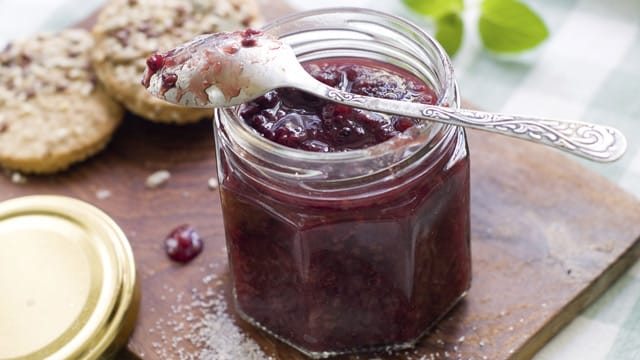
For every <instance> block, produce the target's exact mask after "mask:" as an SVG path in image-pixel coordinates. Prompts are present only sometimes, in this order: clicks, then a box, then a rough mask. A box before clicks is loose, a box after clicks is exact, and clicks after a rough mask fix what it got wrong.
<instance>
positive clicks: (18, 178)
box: [11, 171, 27, 184]
mask: <svg viewBox="0 0 640 360" xmlns="http://www.w3.org/2000/svg"><path fill="white" fill-rule="evenodd" d="M11 182H12V183H14V184H26V183H27V177H26V176H24V175H22V174H21V173H19V172H17V171H16V172H13V173H11Z"/></svg>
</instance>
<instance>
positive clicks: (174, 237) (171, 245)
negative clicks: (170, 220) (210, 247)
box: [165, 224, 204, 262]
mask: <svg viewBox="0 0 640 360" xmlns="http://www.w3.org/2000/svg"><path fill="white" fill-rule="evenodd" d="M203 245H204V244H203V242H202V238H201V237H200V234H198V232H196V230H195V229H194V228H193V227H192V226H191V225H188V224H184V225H180V226H178V227H176V228H175V229H173V230H172V231H171V233H169V235H168V236H167V238H166V239H165V249H166V252H167V255H168V256H169V257H170V258H171V259H173V260H175V261H180V262H188V261H191V260H192V259H193V258H195V257H196V256H198V254H200V252H202V247H203Z"/></svg>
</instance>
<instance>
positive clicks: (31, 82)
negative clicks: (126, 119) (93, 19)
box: [0, 29, 124, 173]
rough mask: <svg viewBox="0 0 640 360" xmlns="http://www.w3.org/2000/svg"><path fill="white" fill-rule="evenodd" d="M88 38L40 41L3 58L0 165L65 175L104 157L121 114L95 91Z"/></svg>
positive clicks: (59, 36) (49, 36)
mask: <svg viewBox="0 0 640 360" xmlns="http://www.w3.org/2000/svg"><path fill="white" fill-rule="evenodd" d="M93 44H94V43H93V37H92V36H91V34H90V33H89V32H88V31H86V30H81V29H68V30H63V31H61V32H58V33H43V34H38V35H35V36H32V37H29V38H25V39H21V40H16V41H14V42H11V43H9V44H8V45H7V46H6V47H5V49H4V50H2V52H0V165H2V166H3V167H5V168H9V169H13V170H18V171H21V172H27V173H52V172H56V171H60V170H64V169H66V168H67V167H69V166H70V165H71V164H73V163H75V162H78V161H80V160H83V159H85V158H87V157H89V156H91V155H93V154H95V153H97V152H98V151H99V150H100V149H102V148H103V147H104V146H105V145H106V144H107V142H108V141H109V139H110V138H111V136H112V134H113V132H114V131H115V129H116V128H117V126H118V125H119V124H120V122H121V121H122V117H123V114H124V110H123V109H122V107H121V106H120V105H119V104H118V103H117V102H115V101H114V100H113V99H111V97H110V96H109V95H108V94H107V93H106V91H105V90H104V89H103V88H102V87H101V86H100V85H99V84H98V83H97V81H96V77H95V73H94V72H93V69H92V68H91V63H90V57H89V50H90V49H91V48H92V47H93Z"/></svg>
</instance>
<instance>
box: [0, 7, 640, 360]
mask: <svg viewBox="0 0 640 360" xmlns="http://www.w3.org/2000/svg"><path fill="white" fill-rule="evenodd" d="M103 1H104V0H21V1H17V0H6V1H0V20H2V21H0V46H2V44H3V43H4V42H5V41H7V40H8V39H10V38H14V37H16V36H21V35H26V34H29V33H33V32H36V31H40V30H50V29H59V28H63V27H66V26H68V25H69V24H73V23H75V22H77V21H79V20H80V19H82V18H84V17H86V16H87V15H88V14H90V13H91V12H93V11H94V10H95V9H97V8H98V6H100V4H101V3H102V2H103ZM425 1H427V0H425ZM478 1H479V0H476V1H470V0H467V1H465V3H466V4H467V8H468V10H467V12H466V13H465V20H466V24H467V26H466V30H465V31H466V34H465V43H464V45H463V48H462V49H461V52H460V53H459V54H458V55H457V56H456V58H455V59H454V63H455V65H456V72H457V77H458V82H459V84H460V88H461V89H462V94H463V97H464V98H465V99H466V100H468V101H469V102H471V103H472V104H475V105H477V106H478V107H480V108H483V109H488V110H493V111H501V112H506V113H522V114H531V115H537V116H549V117H558V118H560V117H564V118H568V119H581V120H584V121H590V122H598V123H602V124H608V125H613V126H615V127H617V128H619V129H621V130H622V131H623V132H624V133H625V134H626V136H627V139H628V141H629V149H628V153H627V155H625V157H623V158H622V159H621V160H620V161H618V162H616V163H614V164H611V165H602V164H593V163H588V162H584V164H585V165H586V166H588V167H590V168H591V169H592V170H594V171H596V172H599V173H601V174H603V175H605V176H606V177H608V178H609V179H611V180H612V181H614V182H616V183H617V184H619V185H620V186H622V187H623V188H625V189H626V190H627V191H629V192H630V193H632V194H634V195H635V196H637V197H640V0H609V1H602V0H537V1H528V2H529V3H530V5H531V6H532V7H533V8H534V9H535V10H536V11H537V12H538V13H540V14H541V15H542V17H543V18H544V20H545V22H546V23H547V25H548V26H549V28H550V30H551V37H550V39H549V40H548V41H547V42H546V43H545V44H544V45H543V46H542V47H540V48H539V49H537V50H535V51H533V52H532V53H529V54H526V55H524V56H519V57H518V58H517V59H513V58H511V59H504V58H499V57H496V56H493V55H490V54H488V53H486V52H484V51H483V50H482V49H481V47H480V46H479V40H478V38H477V32H476V28H475V26H473V25H472V24H473V22H474V19H475V17H477V15H478V14H477V12H474V10H473V9H474V7H475V6H476V5H477V3H478ZM262 2H263V3H266V4H268V0H262ZM287 2H288V3H289V4H290V5H291V6H292V7H294V8H295V9H299V10H307V9H310V8H313V7H318V5H314V3H321V4H322V6H325V7H329V6H344V5H349V6H362V7H367V8H374V9H379V10H384V11H388V12H393V13H396V14H399V15H401V16H405V17H409V18H411V19H412V20H414V21H417V22H420V23H421V24H422V23H423V22H421V20H420V19H418V18H416V17H415V15H413V14H411V13H409V12H408V11H407V10H406V9H404V8H403V6H402V4H401V2H400V0H393V1H375V0H351V1H348V2H345V1H344V0H324V1H322V2H317V1H316V2H314V1H309V0H287ZM424 26H429V24H428V23H426V22H424ZM536 359H538V360H546V359H612V360H613V359H615V360H624V359H629V360H631V359H635V360H638V359H640V263H638V264H636V265H635V266H634V267H633V268H632V269H631V270H630V271H629V272H627V273H626V274H625V275H624V276H623V277H622V278H621V279H620V280H619V281H618V282H617V283H615V285H614V286H613V287H611V288H610V289H609V290H608V291H607V292H606V293H605V294H604V296H602V297H601V298H600V299H598V300H597V301H596V302H595V303H594V304H593V305H591V306H590V307H589V308H588V309H587V310H586V311H584V312H583V313H582V314H581V315H580V316H579V317H578V318H576V319H575V320H574V321H573V322H572V323H571V324H570V325H569V326H568V327H567V328H565V329H564V330H563V331H562V332H561V333H560V334H559V335H558V336H556V337H555V338H554V339H553V340H552V341H551V342H550V343H549V344H547V345H546V346H545V347H544V348H543V349H542V350H541V351H540V352H539V353H538V354H537V356H536Z"/></svg>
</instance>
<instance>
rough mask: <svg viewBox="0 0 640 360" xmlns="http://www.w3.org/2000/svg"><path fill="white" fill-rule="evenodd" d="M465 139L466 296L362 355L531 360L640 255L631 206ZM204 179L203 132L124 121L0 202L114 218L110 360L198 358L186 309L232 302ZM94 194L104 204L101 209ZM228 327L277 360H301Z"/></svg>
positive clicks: (593, 186)
mask: <svg viewBox="0 0 640 360" xmlns="http://www.w3.org/2000/svg"><path fill="white" fill-rule="evenodd" d="M271 11H276V13H277V12H278V11H280V10H274V8H271ZM463 90H464V89H463ZM463 94H464V91H463ZM469 142H470V152H471V200H472V201H471V216H472V218H471V237H472V254H473V285H472V288H471V290H470V292H469V293H468V295H467V297H466V298H465V299H464V301H462V302H461V303H460V304H459V305H458V306H457V307H456V308H454V309H453V311H452V312H451V313H450V314H449V315H448V316H447V317H446V318H445V319H444V320H443V321H442V322H441V323H440V324H438V325H437V327H436V328H435V329H433V331H432V332H431V333H430V334H429V335H427V336H426V337H425V338H424V339H423V340H422V341H421V342H420V343H419V345H418V347H417V348H416V349H414V350H410V351H405V352H399V353H396V354H386V353H384V354H372V355H371V356H370V358H380V359H420V358H421V357H422V356H423V355H424V356H425V357H424V359H431V358H434V359H438V358H443V359H444V358H452V359H458V358H461V359H471V358H472V359H507V358H510V359H526V358H529V357H531V356H532V355H533V354H534V353H535V352H536V351H537V350H538V349H539V348H540V347H541V346H543V345H544V344H545V343H546V342H547V340H549V339H550V338H551V337H552V336H553V335H554V334H556V333H557V332H558V331H559V330H560V329H561V328H562V327H563V326H564V325H566V324H567V323H568V322H570V321H571V320H572V319H573V318H574V317H575V316H576V315H577V314H578V313H579V312H580V311H581V310H582V309H584V308H585V307H586V306H587V305H588V304H590V303H591V302H592V301H593V300H594V299H596V298H597V297H598V296H599V295H600V294H601V293H602V292H603V291H604V290H605V289H606V288H607V287H608V286H609V285H611V284H612V283H613V282H614V281H615V279H616V278H618V277H619V276H620V275H621V274H622V273H623V272H624V271H625V269H627V268H628V267H629V266H630V265H632V264H633V263H634V262H636V261H637V260H638V259H639V258H640V239H639V238H638V236H639V235H640V202H639V201H638V200H637V199H635V198H633V197H632V196H631V195H629V194H628V193H626V192H624V191H623V190H621V189H620V188H618V187H617V186H615V185H614V184H612V183H610V182H609V181H607V180H606V179H604V178H603V177H601V176H599V175H597V174H595V173H593V172H591V171H589V170H587V169H585V168H583V167H582V166H581V165H579V164H578V163H576V162H574V161H573V160H572V159H570V158H567V157H565V156H564V155H563V154H559V153H557V152H555V151H553V150H550V149H547V148H544V147H542V146H538V145H535V144H531V143H527V142H523V141H519V140H513V139H509V138H506V137H501V136H499V135H492V134H486V133H480V132H477V131H470V132H469ZM602 166H606V165H602ZM160 169H166V170H169V171H170V172H171V175H172V176H171V179H170V180H169V182H168V183H166V184H165V185H164V186H162V187H160V188H156V189H148V188H146V187H145V179H146V178H147V176H149V175H150V174H151V173H152V172H154V171H156V170H160ZM214 176H215V158H214V145H213V131H212V124H211V121H203V122H201V123H198V124H192V125H187V126H180V127H177V126H171V125H161V124H153V123H150V122H148V121H145V120H143V119H139V118H136V117H134V116H131V115H129V116H128V118H127V119H126V121H125V123H124V124H123V125H122V127H121V128H120V129H119V130H118V132H117V133H116V134H115V137H114V138H113V141H112V142H111V143H110V145H109V146H108V148H107V149H106V150H105V151H104V152H102V153H101V154H100V155H98V156H96V157H94V158H92V159H90V160H88V161H86V162H84V163H82V164H78V165H76V166H74V167H73V168H72V169H70V170H69V171H67V172H64V173H62V174H58V175H53V176H29V177H28V181H27V183H26V184H14V183H12V182H11V181H10V179H9V176H0V200H5V199H10V198H13V197H17V196H21V195H29V194H63V195H69V196H73V197H76V198H79V199H82V200H85V201H87V202H90V203H92V204H95V205H96V206H98V207H100V208H102V209H103V210H104V211H106V212H107V213H108V214H109V215H111V216H112V217H113V218H114V219H115V220H116V222H117V223H118V224H119V225H120V226H121V227H122V228H123V230H124V231H125V233H126V234H127V236H128V237H129V240H130V242H131V245H132V247H133V251H134V254H135V257H136V262H137V266H138V272H139V275H140V280H141V284H142V303H141V308H140V314H139V317H138V321H137V325H136V329H135V331H134V334H133V335H132V337H131V339H130V341H129V343H128V347H127V349H126V350H125V351H124V352H123V353H122V355H121V357H122V358H128V357H132V358H135V357H143V358H144V359H162V360H165V359H177V358H180V356H179V352H180V351H181V350H180V349H182V351H186V352H191V353H193V352H194V351H195V350H196V349H194V348H193V346H191V345H190V344H189V343H188V341H186V340H185V339H181V338H180V337H181V336H183V335H189V334H193V333H194V331H193V330H188V326H189V325H194V324H197V323H198V322H199V321H200V320H202V318H203V317H204V315H203V314H204V313H206V312H207V309H206V306H204V305H201V306H192V305H193V304H192V303H191V301H192V298H194V297H199V298H202V299H203V300H205V302H206V301H208V300H210V299H211V298H214V297H216V296H219V295H220V294H224V296H225V299H226V301H227V302H228V299H229V297H228V295H229V293H230V284H229V281H228V268H227V265H226V255H225V250H224V232H223V227H222V217H221V210H220V200H219V197H218V193H217V190H215V189H214V190H211V189H209V187H208V186H207V182H208V180H209V179H210V178H212V177H214ZM102 190H108V191H109V192H110V193H111V196H110V197H108V198H103V199H101V198H99V193H100V192H101V191H102ZM182 223H189V224H191V225H193V226H194V227H195V228H196V229H197V230H198V231H199V232H200V234H201V235H202V236H203V237H204V239H205V251H204V252H203V253H202V254H201V255H200V256H199V257H197V258H196V259H195V260H194V261H192V262H191V263H189V264H186V265H181V264H176V263H173V262H171V261H170V260H169V259H168V258H167V257H166V255H165V253H164V248H163V239H164V238H165V236H166V235H167V233H168V232H169V231H170V230H171V229H172V228H174V227H175V226H177V225H179V224H182ZM208 289H209V290H208ZM223 305H224V303H223ZM219 308H220V307H217V308H216V309H219ZM227 308H228V309H231V308H232V306H231V304H228V305H227ZM229 311H230V315H231V316H232V317H233V318H235V315H234V314H233V312H232V311H231V310H229ZM190 314H191V315H190ZM235 321H236V322H237V324H238V326H239V327H240V328H241V329H242V331H243V333H244V334H245V335H246V336H248V337H249V338H251V339H253V340H255V341H256V342H257V343H259V344H260V346H261V347H262V349H263V350H264V351H265V352H266V353H267V354H269V355H272V356H274V357H275V358H276V359H304V356H302V355H301V354H300V353H298V352H297V351H295V350H293V349H291V348H289V347H288V346H286V345H284V344H282V343H280V342H278V341H276V340H274V339H273V338H272V337H270V336H268V335H265V334H264V333H262V332H260V331H258V330H255V329H253V328H252V327H251V326H249V325H248V324H246V323H244V322H242V321H241V320H239V319H237V318H235ZM224 335H226V334H220V337H223V336H224ZM345 358H350V357H341V359H345ZM367 358H368V357H367Z"/></svg>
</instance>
